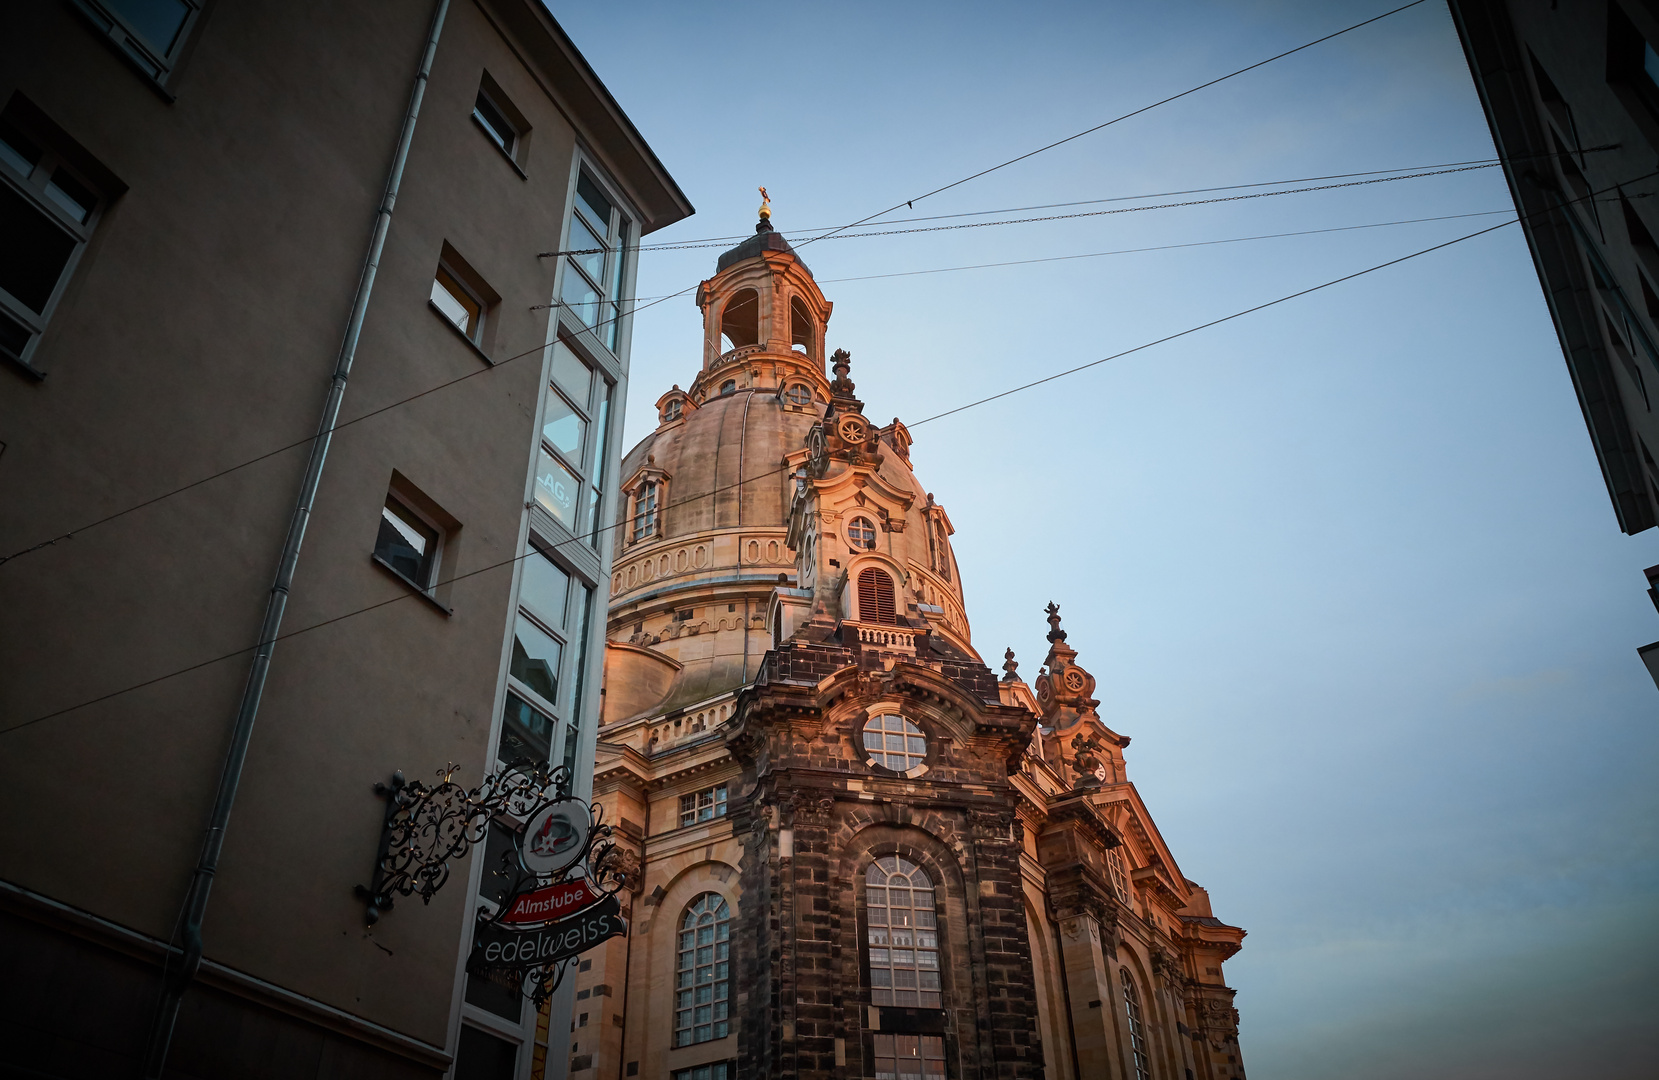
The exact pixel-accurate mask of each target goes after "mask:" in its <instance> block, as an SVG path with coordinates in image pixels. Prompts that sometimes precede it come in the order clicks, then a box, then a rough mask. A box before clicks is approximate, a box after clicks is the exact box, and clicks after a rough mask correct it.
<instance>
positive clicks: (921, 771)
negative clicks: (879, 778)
mask: <svg viewBox="0 0 1659 1080" xmlns="http://www.w3.org/2000/svg"><path fill="white" fill-rule="evenodd" d="M890 719H894V720H898V721H899V722H900V723H901V724H902V725H903V726H902V727H901V728H900V729H899V730H898V731H894V730H892V728H890V727H889V726H888V721H889V720H890ZM877 721H880V727H878V728H877V729H876V730H875V731H874V732H872V731H871V730H870V725H871V724H875V723H876V722H877ZM911 729H914V734H912V732H911ZM872 734H876V735H880V736H881V737H882V748H881V749H880V750H879V751H878V750H874V749H872V748H871V747H870V745H869V737H870V735H872ZM890 735H896V736H899V737H900V738H902V739H904V741H905V748H904V749H903V750H901V751H900V752H899V756H900V757H901V758H903V759H904V760H906V761H908V760H909V759H911V758H916V759H917V760H916V764H914V765H910V766H908V767H906V768H903V769H895V768H893V767H892V766H891V765H889V764H887V760H888V757H889V755H890V754H892V751H890V750H888V749H887V737H888V736H890ZM911 739H921V740H922V750H921V753H920V754H918V753H916V752H915V751H913V750H911V749H910V740H911ZM858 745H859V748H860V749H861V750H863V751H864V764H866V765H868V766H870V767H871V768H875V769H882V770H885V771H886V772H888V773H891V774H893V775H894V776H903V777H907V778H909V779H915V778H916V777H919V776H922V775H925V774H926V773H927V771H928V769H929V767H930V762H931V761H932V758H933V739H932V738H931V737H929V735H928V733H927V731H926V730H925V729H924V728H923V727H922V725H920V724H918V723H917V722H916V721H915V720H913V719H911V718H910V717H908V716H906V715H904V713H902V712H900V711H899V710H898V709H895V708H892V707H890V706H889V707H887V708H884V709H880V710H879V711H874V712H871V713H870V714H869V715H868V716H866V717H865V718H864V723H862V724H860V725H859V727H858ZM878 753H879V754H880V755H881V756H880V758H877V756H876V755H877V754H878Z"/></svg>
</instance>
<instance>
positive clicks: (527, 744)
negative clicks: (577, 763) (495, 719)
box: [496, 691, 553, 765]
mask: <svg viewBox="0 0 1659 1080" xmlns="http://www.w3.org/2000/svg"><path fill="white" fill-rule="evenodd" d="M552 756H553V718H552V717H550V716H548V715H547V714H546V713H544V712H542V711H541V710H540V709H538V708H536V707H535V706H534V705H531V704H530V703H529V702H527V701H525V700H524V699H523V698H521V697H519V696H518V695H517V694H515V693H512V692H511V691H508V693H507V705H506V707H505V708H504V709H503V710H502V717H501V744H500V746H498V747H497V748H496V760H498V761H499V762H501V764H503V765H511V764H513V763H514V762H519V761H528V762H533V763H538V764H540V763H545V762H547V761H548V760H549V759H550V758H552Z"/></svg>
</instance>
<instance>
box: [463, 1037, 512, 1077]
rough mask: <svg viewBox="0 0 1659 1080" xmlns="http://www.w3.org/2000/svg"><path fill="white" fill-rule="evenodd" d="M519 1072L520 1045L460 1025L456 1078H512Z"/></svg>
mask: <svg viewBox="0 0 1659 1080" xmlns="http://www.w3.org/2000/svg"><path fill="white" fill-rule="evenodd" d="M517 1075H518V1047H516V1046H514V1045H513V1044H512V1043H510V1042H508V1041H506V1040H505V1039H498V1038H496V1037H495V1036H494V1035H487V1034H485V1033H484V1032H482V1031H479V1030H478V1029H477V1028H475V1027H468V1026H467V1025H466V1024H462V1025H461V1044H460V1046H459V1047H458V1048H457V1049H456V1053H455V1071H454V1072H452V1073H450V1076H452V1077H453V1078H454V1080H513V1077H515V1076H517Z"/></svg>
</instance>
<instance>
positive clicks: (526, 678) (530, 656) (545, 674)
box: [510, 615, 564, 702]
mask: <svg viewBox="0 0 1659 1080" xmlns="http://www.w3.org/2000/svg"><path fill="white" fill-rule="evenodd" d="M563 654H564V647H563V646H562V645H560V644H559V643H558V642H557V641H554V640H553V639H552V638H551V637H549V636H548V635H547V634H546V633H544V632H543V631H542V629H541V628H540V627H539V626H537V625H536V624H535V623H532V622H531V621H530V620H529V619H526V618H525V617H524V616H523V615H520V616H519V617H518V625H517V626H515V627H514V628H513V660H512V666H511V668H510V671H511V673H512V676H513V678H515V679H517V680H518V681H519V682H521V683H523V684H524V685H525V686H528V687H529V688H530V689H532V690H534V691H535V692H536V693H538V694H540V695H541V696H542V697H543V698H545V699H547V700H548V701H549V702H557V701H558V700H559V659H560V657H561V656H563Z"/></svg>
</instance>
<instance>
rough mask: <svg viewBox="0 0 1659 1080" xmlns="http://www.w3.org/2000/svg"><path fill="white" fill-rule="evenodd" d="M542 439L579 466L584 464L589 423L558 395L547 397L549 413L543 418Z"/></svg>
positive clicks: (549, 394)
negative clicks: (583, 453)
mask: <svg viewBox="0 0 1659 1080" xmlns="http://www.w3.org/2000/svg"><path fill="white" fill-rule="evenodd" d="M541 435H542V438H544V439H546V440H547V442H548V444H549V445H551V446H552V447H553V449H555V450H557V451H558V452H559V453H561V454H563V455H564V456H565V457H567V458H569V459H570V460H571V461H572V462H574V463H575V464H577V465H578V466H579V465H581V464H582V442H583V440H585V439H586V438H587V435H588V422H587V421H586V420H583V419H582V418H581V417H580V416H579V415H577V413H576V410H575V409H572V408H571V407H570V403H569V402H567V401H565V399H564V398H562V397H560V396H559V395H558V394H556V393H552V392H551V391H550V392H549V393H548V395H547V411H546V413H544V414H543V416H542V425H541Z"/></svg>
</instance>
